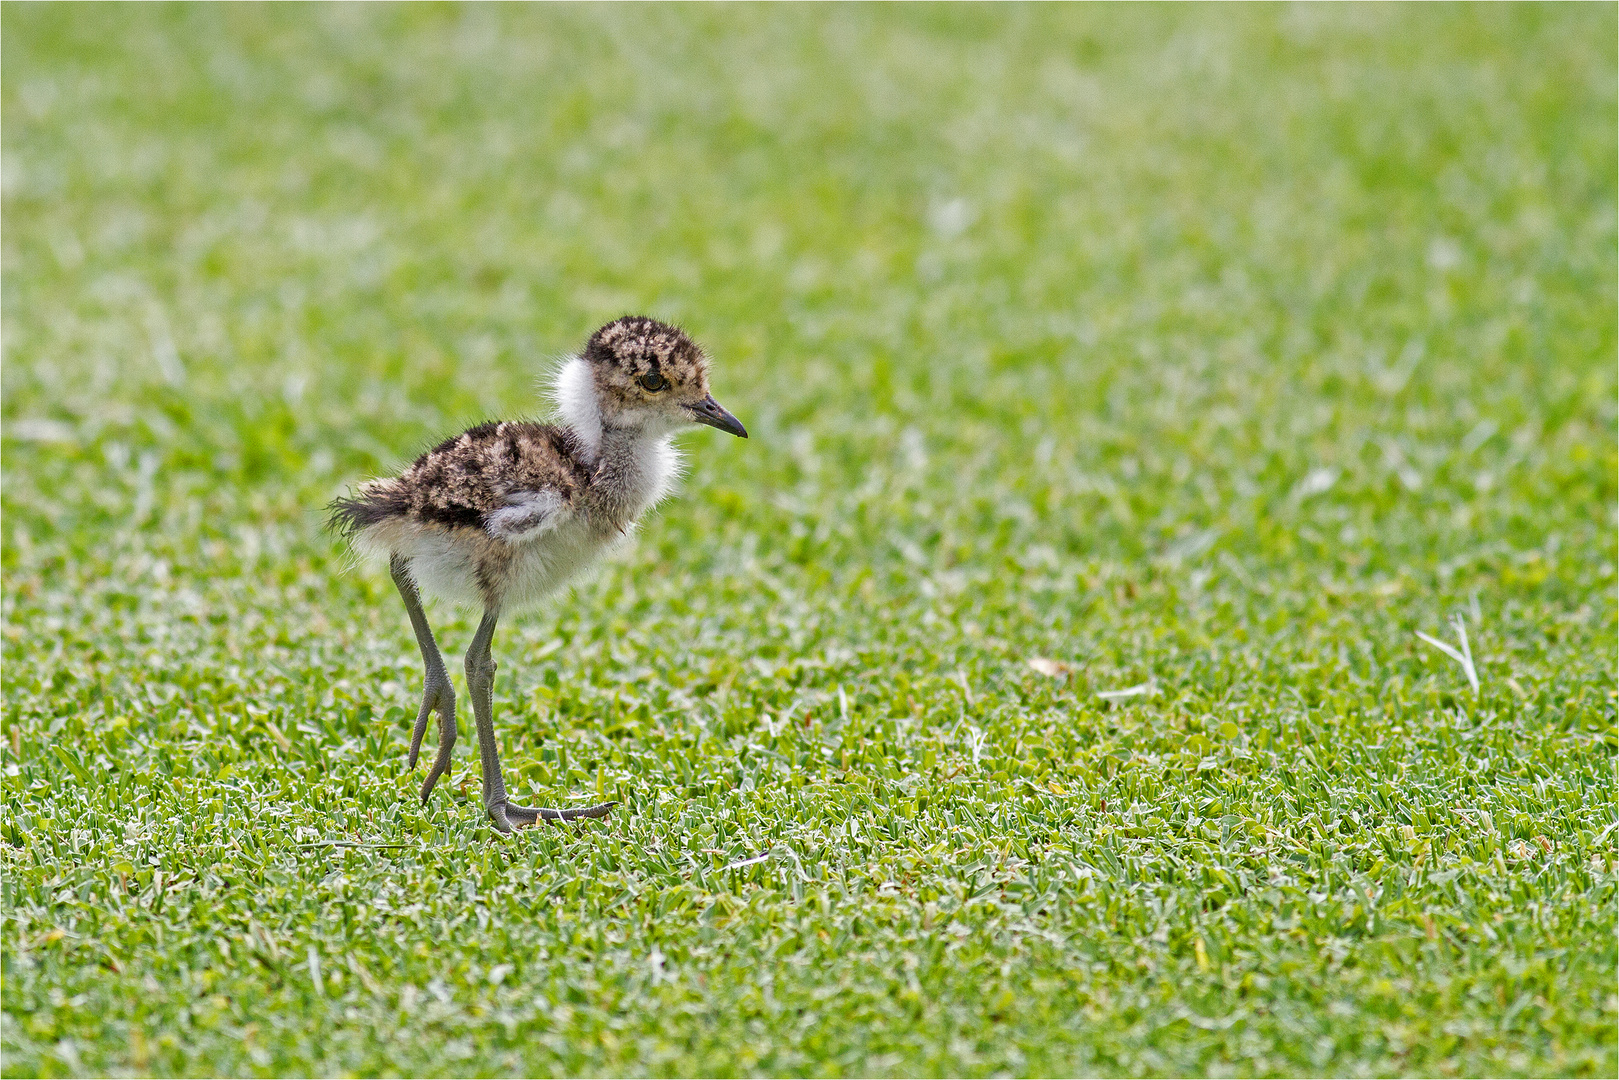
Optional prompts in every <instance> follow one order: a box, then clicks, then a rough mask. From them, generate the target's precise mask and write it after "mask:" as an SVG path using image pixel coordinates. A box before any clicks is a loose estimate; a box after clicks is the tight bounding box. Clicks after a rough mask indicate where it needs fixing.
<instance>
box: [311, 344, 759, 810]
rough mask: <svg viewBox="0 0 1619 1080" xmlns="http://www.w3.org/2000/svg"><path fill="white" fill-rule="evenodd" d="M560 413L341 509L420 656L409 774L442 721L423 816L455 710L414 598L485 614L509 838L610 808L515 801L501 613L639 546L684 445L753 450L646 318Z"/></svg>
mask: <svg viewBox="0 0 1619 1080" xmlns="http://www.w3.org/2000/svg"><path fill="white" fill-rule="evenodd" d="M557 402H558V407H559V413H560V417H559V422H558V423H555V424H537V423H529V422H525V421H506V422H495V423H487V424H480V425H479V426H477V427H475V428H472V429H470V430H468V431H465V432H463V433H461V434H460V435H457V436H456V437H455V438H453V439H447V440H445V441H444V442H442V443H440V444H439V445H438V446H435V447H434V448H433V449H431V450H429V451H427V452H426V453H425V454H423V455H422V456H421V457H419V458H417V459H416V461H415V462H414V463H413V464H412V465H411V466H410V467H409V468H408V469H406V470H405V471H404V472H402V473H400V474H399V475H398V476H395V477H384V478H380V479H377V480H372V481H369V482H368V483H366V484H363V485H361V487H360V490H359V492H358V493H357V494H356V495H354V496H352V497H350V498H345V499H339V500H337V501H336V502H335V503H334V504H333V505H332V508H331V509H332V523H333V525H334V527H335V528H337V529H338V530H339V531H341V532H342V533H344V534H345V535H347V536H349V537H350V538H351V539H352V540H353V541H354V544H355V546H356V547H357V548H358V549H359V550H360V551H362V552H366V553H374V554H379V555H386V556H387V557H388V562H389V567H390V570H391V572H392V574H393V577H394V581H395V584H396V585H397V586H398V588H399V592H400V595H401V596H402V597H403V598H404V601H405V607H406V611H407V613H408V614H409V615H410V619H411V625H412V627H413V628H414V629H415V631H416V637H417V642H418V644H420V646H421V650H422V659H423V662H424V663H425V665H426V667H427V690H426V693H425V694H424V697H423V702H422V707H421V711H420V712H419V713H418V715H417V718H416V727H415V731H414V732H413V735H412V741H411V752H410V761H411V765H412V766H414V765H415V763H416V755H417V752H418V750H419V749H420V745H421V740H422V736H423V734H424V733H425V731H426V726H427V719H428V717H429V716H430V715H431V714H432V713H433V712H435V711H436V712H437V713H438V716H439V752H438V755H437V758H436V759H435V761H434V765H433V769H432V771H431V772H430V773H429V774H428V777H427V780H426V782H425V783H424V784H423V787H422V799H423V801H425V800H426V799H427V796H428V794H429V793H430V792H431V791H432V789H433V785H434V784H435V783H436V782H437V781H438V778H439V776H441V775H442V774H443V772H444V770H446V769H447V768H448V767H449V760H450V749H451V748H452V747H453V746H454V743H455V694H454V691H453V690H452V689H451V688H450V685H449V680H448V677H447V676H446V675H445V673H444V665H443V661H442V658H441V657H440V656H439V652H438V645H437V642H436V641H435V640H434V638H433V634H432V631H431V629H429V628H428V625H427V621H426V616H425V614H424V613H423V612H422V610H421V603H420V599H419V591H418V590H421V591H425V592H427V593H428V594H430V595H434V596H438V597H441V598H444V599H447V600H451V601H457V602H465V603H470V604H476V605H478V606H479V607H481V608H482V609H483V612H484V618H483V623H482V624H481V625H480V626H479V628H478V634H477V635H476V637H475V638H474V640H473V645H472V649H471V650H469V651H468V653H467V684H468V689H469V690H470V691H471V692H472V695H473V711H474V713H475V715H476V718H477V724H478V742H479V750H480V754H481V757H482V759H483V761H482V763H483V778H484V803H485V805H486V807H487V808H488V809H489V813H490V817H491V818H492V819H493V820H494V822H495V825H496V827H498V828H501V829H502V830H503V831H504V830H508V829H509V828H510V827H511V822H512V821H514V820H515V821H517V822H518V823H519V824H526V823H529V822H532V821H534V820H536V819H537V818H555V817H577V816H582V815H587V816H600V815H601V814H605V813H606V812H607V810H608V809H610V808H611V804H604V805H602V806H599V807H589V808H584V809H581V810H576V811H554V810H543V809H540V810H533V809H528V808H525V807H518V806H513V805H512V804H511V803H509V802H508V801H507V799H506V791H505V785H504V784H503V783H502V781H501V776H500V762H499V758H498V756H497V754H496V751H495V745H494V733H493V727H492V726H491V722H490V715H489V714H490V707H491V706H490V702H489V693H490V691H491V689H492V686H493V673H494V661H493V659H492V658H491V657H490V655H489V641H490V639H491V638H492V636H493V634H494V627H495V621H496V620H497V619H498V618H499V616H500V614H501V612H502V611H508V610H512V609H513V608H517V607H522V606H527V605H530V604H533V603H536V602H538V601H539V600H541V599H543V598H544V597H546V596H547V595H549V594H550V593H552V592H553V591H555V590H556V589H557V588H559V587H560V586H562V585H563V584H565V583H566V582H567V581H568V580H570V579H571V578H572V577H573V576H575V575H576V574H577V573H578V572H579V571H580V570H582V569H584V568H585V567H586V566H588V565H589V564H591V563H592V562H594V561H595V560H596V559H597V558H598V557H599V556H600V555H601V554H602V552H603V551H604V550H605V549H606V548H608V547H609V546H611V545H612V544H614V543H616V542H618V541H619V540H621V539H622V538H624V537H625V536H627V535H628V534H629V533H630V532H631V530H632V529H633V528H634V526H635V523H636V521H637V520H638V519H639V518H640V516H641V515H642V514H643V513H644V512H645V511H646V510H647V509H648V508H649V507H651V506H652V505H653V504H654V503H656V502H657V501H658V500H659V499H661V498H662V497H663V496H664V495H665V494H666V493H667V491H668V489H669V485H670V483H671V481H672V480H673V478H674V475H675V473H676V470H677V466H678V458H677V457H676V456H675V454H674V451H673V449H672V448H671V447H670V445H669V440H670V438H671V436H672V435H673V434H674V433H675V432H676V431H678V430H680V429H681V428H684V427H687V426H690V425H692V424H707V425H709V426H711V427H717V428H719V429H720V430H722V431H728V432H730V433H732V434H734V435H738V436H741V437H743V438H746V437H747V432H746V431H745V430H743V428H742V425H741V424H740V423H739V422H738V421H737V419H736V417H734V416H732V415H731V414H730V413H728V412H726V411H725V410H724V409H723V408H721V407H720V406H719V404H718V403H717V402H715V401H714V398H713V397H712V396H711V395H710V394H709V392H708V360H707V357H706V356H704V354H703V351H702V350H701V349H700V348H698V346H697V344H696V343H695V342H693V341H692V340H691V339H690V338H689V337H687V336H686V335H685V334H684V333H683V332H682V331H680V330H679V329H677V328H675V327H672V326H669V325H667V324H664V323H660V322H658V321H657V320H655V319H648V318H644V317H640V316H630V317H626V318H622V319H618V320H616V321H614V322H611V323H608V324H607V325H606V326H604V327H602V328H601V329H600V330H598V331H596V333H595V334H593V335H591V338H590V340H589V341H588V342H587V343H586V345H585V348H584V350H583V351H582V353H581V354H580V355H579V356H577V357H574V358H572V359H570V360H569V361H568V362H567V363H566V364H564V366H563V368H562V370H561V371H560V372H559V373H558V378H557Z"/></svg>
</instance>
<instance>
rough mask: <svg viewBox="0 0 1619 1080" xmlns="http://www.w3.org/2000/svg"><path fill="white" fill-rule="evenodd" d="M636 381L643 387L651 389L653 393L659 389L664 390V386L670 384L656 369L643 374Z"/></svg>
mask: <svg viewBox="0 0 1619 1080" xmlns="http://www.w3.org/2000/svg"><path fill="white" fill-rule="evenodd" d="M636 381H637V382H639V383H640V384H641V389H643V390H650V391H652V392H653V393H657V392H658V391H659V390H662V389H663V388H664V387H666V386H668V385H669V384H668V382H666V381H665V380H664V377H663V376H662V375H659V374H658V373H657V372H656V371H654V372H653V373H652V374H650V375H642V376H641V377H640V378H639V379H637V380H636Z"/></svg>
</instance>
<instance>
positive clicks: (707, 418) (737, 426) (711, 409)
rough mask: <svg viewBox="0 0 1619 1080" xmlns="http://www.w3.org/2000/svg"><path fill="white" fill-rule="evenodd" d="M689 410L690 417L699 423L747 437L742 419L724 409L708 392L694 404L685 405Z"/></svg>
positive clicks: (739, 436)
mask: <svg viewBox="0 0 1619 1080" xmlns="http://www.w3.org/2000/svg"><path fill="white" fill-rule="evenodd" d="M686 408H688V409H689V410H691V418H692V419H693V420H695V421H697V422H698V423H699V424H707V425H708V426H709V427H715V428H719V429H720V430H721V431H728V432H730V433H731V434H732V435H735V436H736V437H737V438H739V439H746V438H747V437H748V429H747V428H745V427H743V426H742V421H740V420H738V419H737V418H736V417H734V416H732V415H731V414H730V413H728V412H726V411H725V407H724V406H723V405H721V404H720V403H719V402H717V401H715V400H714V395H713V394H710V395H708V396H707V397H705V398H704V399H703V400H701V401H699V402H698V403H697V404H695V405H688V406H686Z"/></svg>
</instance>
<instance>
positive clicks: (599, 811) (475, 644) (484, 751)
mask: <svg viewBox="0 0 1619 1080" xmlns="http://www.w3.org/2000/svg"><path fill="white" fill-rule="evenodd" d="M499 618H500V612H499V611H498V610H496V609H493V608H491V609H489V610H487V611H485V612H484V614H483V621H482V622H480V623H479V624H478V632H477V633H476V634H474V635H473V636H472V645H471V647H470V648H468V649H467V691H468V692H469V693H470V694H471V695H472V716H473V719H474V721H475V723H476V725H477V729H478V757H479V759H480V760H481V762H482V765H483V805H484V808H485V809H486V810H488V811H489V818H490V820H491V821H493V822H494V823H495V828H497V829H499V830H500V831H501V832H511V831H512V822H514V821H515V822H517V824H519V825H530V824H533V823H534V822H535V821H540V820H544V821H574V820H576V819H578V818H586V817H590V818H599V817H606V816H607V812H608V811H609V810H611V809H612V808H613V807H615V806H617V805H618V804H617V803H611V802H609V803H599V804H597V805H595V806H580V807H575V808H572V809H569V810H552V809H550V808H548V807H528V806H518V805H516V804H515V803H512V802H510V801H508V800H507V798H506V780H505V778H504V777H503V776H502V775H501V772H500V748H499V746H498V745H497V744H496V742H495V719H494V701H493V696H494V689H495V658H494V656H492V655H491V650H490V643H491V642H492V641H493V640H494V637H495V623H496V622H497V621H498V620H499Z"/></svg>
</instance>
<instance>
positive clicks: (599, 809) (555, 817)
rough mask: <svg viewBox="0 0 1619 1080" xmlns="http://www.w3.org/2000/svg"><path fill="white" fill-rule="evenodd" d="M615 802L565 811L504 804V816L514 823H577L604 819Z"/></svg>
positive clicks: (545, 807)
mask: <svg viewBox="0 0 1619 1080" xmlns="http://www.w3.org/2000/svg"><path fill="white" fill-rule="evenodd" d="M617 805H618V803H616V802H604V803H597V804H596V805H595V806H575V807H570V808H569V809H567V810H553V809H551V808H550V807H548V806H516V805H513V804H512V803H507V804H506V814H507V815H508V816H509V817H510V818H511V819H512V820H513V821H516V820H518V819H519V818H521V819H522V820H523V821H524V822H533V821H577V820H578V819H580V818H604V817H606V816H607V815H608V814H610V813H612V811H613V807H615V806H617Z"/></svg>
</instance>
